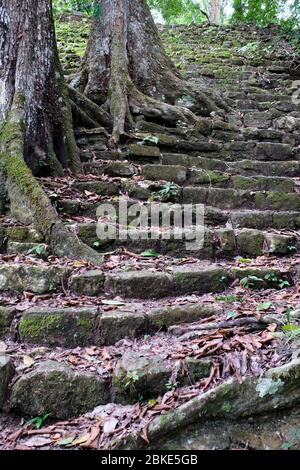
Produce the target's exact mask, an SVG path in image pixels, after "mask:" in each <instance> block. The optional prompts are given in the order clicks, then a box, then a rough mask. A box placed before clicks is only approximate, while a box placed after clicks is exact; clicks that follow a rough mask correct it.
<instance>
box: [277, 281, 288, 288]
mask: <svg viewBox="0 0 300 470" xmlns="http://www.w3.org/2000/svg"><path fill="white" fill-rule="evenodd" d="M289 286H290V283H289V281H287V280H286V279H279V281H278V287H279V288H280V289H284V288H285V287H289Z"/></svg>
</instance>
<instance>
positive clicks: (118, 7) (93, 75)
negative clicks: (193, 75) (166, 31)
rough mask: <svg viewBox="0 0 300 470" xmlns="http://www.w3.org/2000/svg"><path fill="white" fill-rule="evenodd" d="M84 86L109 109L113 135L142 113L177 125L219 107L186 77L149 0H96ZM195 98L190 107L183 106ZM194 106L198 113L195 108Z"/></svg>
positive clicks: (118, 133) (82, 85)
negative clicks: (163, 38)
mask: <svg viewBox="0 0 300 470" xmlns="http://www.w3.org/2000/svg"><path fill="white" fill-rule="evenodd" d="M96 6H98V8H99V10H100V9H101V11H100V15H99V18H96V19H95V20H94V25H93V29H92V34H91V37H90V40H89V44H88V49H87V54H86V60H85V67H84V71H83V73H82V77H81V91H82V92H83V93H84V94H85V95H86V96H87V97H88V98H89V99H90V100H92V101H94V102H96V103H97V104H98V105H104V107H105V108H106V109H107V110H108V111H109V113H110V115H111V118H112V122H113V132H112V140H113V141H115V142H117V141H118V140H119V139H120V136H121V135H122V134H124V131H125V127H126V126H129V127H130V126H131V127H133V125H134V117H135V116H136V115H138V114H140V115H143V116H145V117H146V118H152V119H155V120H159V121H164V122H167V123H168V124H171V125H173V124H174V123H176V122H177V121H179V120H181V121H187V122H189V123H191V122H192V123H193V122H195V121H196V120H197V118H196V116H195V114H194V113H193V112H197V113H198V114H201V115H206V116H207V115H209V114H210V113H211V112H212V111H218V106H217V105H216V102H215V99H214V98H213V97H212V96H210V95H209V93H208V92H206V93H203V92H201V91H200V90H196V89H194V88H193V87H192V86H190V85H188V84H187V83H186V81H184V80H183V79H182V77H181V76H180V74H179V72H178V71H177V70H176V68H175V66H174V65H173V63H172V62H171V60H170V59H169V57H168V56H167V54H166V52H165V50H164V48H163V45H162V42H161V40H160V37H159V33H158V30H157V27H156V25H155V23H154V20H153V18H152V16H151V12H150V10H149V7H148V5H147V2H146V0H130V1H129V0H96ZM184 102H191V103H192V106H191V109H187V108H186V107H183V106H181V105H182V104H183V103H184ZM192 111H193V112H192Z"/></svg>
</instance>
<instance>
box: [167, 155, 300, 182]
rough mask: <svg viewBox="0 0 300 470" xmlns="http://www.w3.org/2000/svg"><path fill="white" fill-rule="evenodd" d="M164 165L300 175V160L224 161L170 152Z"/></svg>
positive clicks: (244, 172) (270, 174)
mask: <svg viewBox="0 0 300 470" xmlns="http://www.w3.org/2000/svg"><path fill="white" fill-rule="evenodd" d="M161 161H162V164H163V165H180V166H185V167H186V168H192V167H196V168H202V169H204V170H212V171H215V170H216V171H221V172H225V173H232V174H240V175H242V176H259V175H261V176H281V177H290V178H296V177H299V176H300V162H299V161H297V160H289V161H286V162H279V161H264V162H262V161H257V160H246V159H245V160H239V161H235V162H234V161H228V162H227V161H224V160H220V159H216V158H205V157H194V156H190V155H186V154H176V153H168V154H163V155H162V159H161Z"/></svg>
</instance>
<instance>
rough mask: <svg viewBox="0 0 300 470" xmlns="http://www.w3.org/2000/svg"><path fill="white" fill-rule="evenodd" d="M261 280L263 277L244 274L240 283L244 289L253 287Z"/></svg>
mask: <svg viewBox="0 0 300 470" xmlns="http://www.w3.org/2000/svg"><path fill="white" fill-rule="evenodd" d="M261 282H263V279H261V278H260V277H257V276H246V277H244V278H243V279H241V285H242V286H243V287H244V289H254V288H255V287H257V286H258V285H259V284H260V283H261Z"/></svg>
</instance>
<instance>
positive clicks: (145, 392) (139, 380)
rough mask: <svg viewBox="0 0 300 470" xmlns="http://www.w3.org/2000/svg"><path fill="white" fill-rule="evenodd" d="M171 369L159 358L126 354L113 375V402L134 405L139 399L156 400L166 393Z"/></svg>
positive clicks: (131, 353)
mask: <svg viewBox="0 0 300 470" xmlns="http://www.w3.org/2000/svg"><path fill="white" fill-rule="evenodd" d="M171 374H172V369H171V367H170V366H169V365H168V364H167V363H166V362H165V361H163V360H162V359H161V358H160V357H159V356H154V355H146V354H145V355H142V354H140V353H137V352H126V353H125V354H123V356H122V358H121V359H120V360H119V361H118V363H117V365H116V368H115V371H114V374H113V380H112V385H113V391H114V395H115V400H116V401H117V402H120V403H125V404H126V403H128V402H130V403H134V402H136V401H138V400H139V399H140V398H143V399H145V398H156V397H157V396H158V395H161V394H164V393H165V392H166V391H167V388H166V384H167V383H168V382H169V380H170V378H171Z"/></svg>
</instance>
